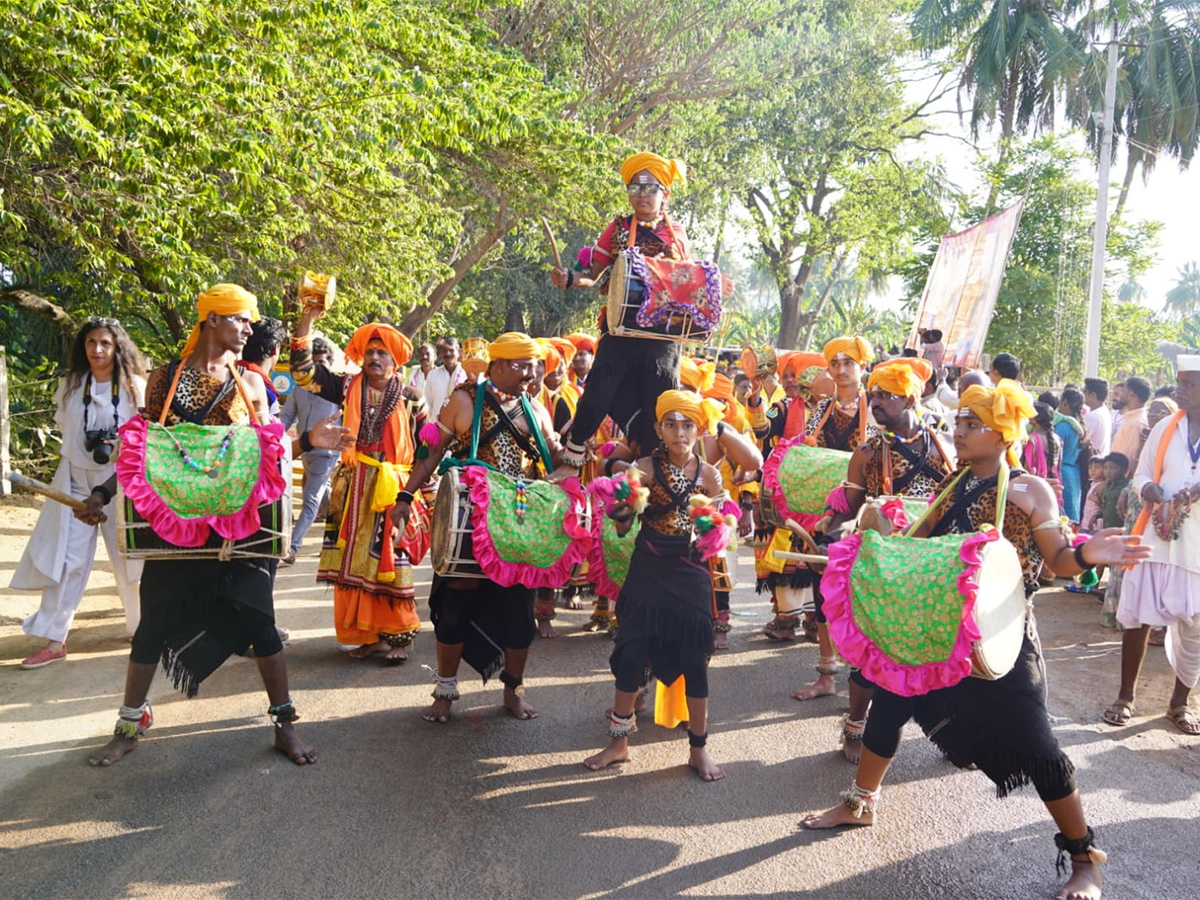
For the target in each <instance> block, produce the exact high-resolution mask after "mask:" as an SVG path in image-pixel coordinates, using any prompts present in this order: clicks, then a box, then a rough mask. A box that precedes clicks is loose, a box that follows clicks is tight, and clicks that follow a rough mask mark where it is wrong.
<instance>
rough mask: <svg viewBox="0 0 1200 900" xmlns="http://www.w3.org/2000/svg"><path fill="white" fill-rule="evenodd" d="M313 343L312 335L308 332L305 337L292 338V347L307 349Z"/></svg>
mask: <svg viewBox="0 0 1200 900" xmlns="http://www.w3.org/2000/svg"><path fill="white" fill-rule="evenodd" d="M311 343H312V335H309V334H306V335H305V336H304V337H294V338H292V349H293V350H307V349H308V347H309V345H310V344H311Z"/></svg>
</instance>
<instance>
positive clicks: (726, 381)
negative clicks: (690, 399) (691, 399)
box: [700, 372, 735, 403]
mask: <svg viewBox="0 0 1200 900" xmlns="http://www.w3.org/2000/svg"><path fill="white" fill-rule="evenodd" d="M700 394H701V395H702V396H704V397H711V398H712V399H713V400H723V401H725V402H726V403H729V402H731V401H732V400H734V399H735V398H734V394H733V379H731V378H729V377H728V376H726V375H722V374H721V373H720V372H713V379H712V386H711V387H709V388H708V389H707V390H703V391H701V392H700Z"/></svg>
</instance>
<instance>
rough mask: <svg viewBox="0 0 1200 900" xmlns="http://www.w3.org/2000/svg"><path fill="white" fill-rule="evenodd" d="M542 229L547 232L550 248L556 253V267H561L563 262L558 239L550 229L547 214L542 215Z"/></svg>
mask: <svg viewBox="0 0 1200 900" xmlns="http://www.w3.org/2000/svg"><path fill="white" fill-rule="evenodd" d="M542 230H543V231H544V232H546V237H547V238H548V239H549V240H550V250H551V252H552V253H553V254H554V268H556V269H561V268H562V267H563V264H562V257H561V256H559V255H558V241H556V240H555V239H554V232H553V231H551V230H550V223H549V222H547V221H546V217H545V216H542Z"/></svg>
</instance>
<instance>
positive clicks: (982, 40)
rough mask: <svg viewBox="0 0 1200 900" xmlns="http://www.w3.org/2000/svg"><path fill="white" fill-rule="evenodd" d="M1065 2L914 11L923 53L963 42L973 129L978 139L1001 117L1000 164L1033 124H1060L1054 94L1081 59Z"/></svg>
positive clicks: (957, 1)
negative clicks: (1066, 19) (1065, 16)
mask: <svg viewBox="0 0 1200 900" xmlns="http://www.w3.org/2000/svg"><path fill="white" fill-rule="evenodd" d="M1061 6H1062V0H921V2H920V4H919V5H918V7H917V10H916V12H915V13H914V15H913V34H914V37H915V39H916V42H917V45H918V46H919V47H920V48H921V50H922V51H924V52H925V53H927V54H928V53H932V52H934V51H936V50H939V49H941V48H943V47H946V46H953V45H957V46H958V50H957V52H958V53H959V54H961V58H962V63H963V71H962V76H961V78H960V79H959V90H960V92H963V93H966V94H967V95H968V96H969V97H970V98H971V107H970V127H971V134H972V136H973V137H975V138H978V137H979V132H980V130H981V127H982V126H990V125H992V124H993V123H995V122H999V124H1000V138H1001V140H1000V159H999V163H1000V165H1001V167H1002V166H1003V164H1004V162H1005V160H1006V159H1007V158H1008V153H1009V145H1010V143H1011V139H1012V137H1013V136H1014V135H1015V134H1017V133H1018V132H1021V131H1024V130H1025V129H1026V128H1028V127H1029V125H1030V124H1031V123H1034V124H1036V125H1041V126H1047V127H1052V126H1053V123H1054V104H1055V99H1056V97H1057V95H1058V93H1059V91H1060V90H1061V89H1064V88H1065V86H1066V85H1067V84H1068V83H1069V82H1070V80H1071V79H1072V77H1073V75H1074V74H1075V73H1076V72H1077V71H1078V68H1079V66H1080V64H1081V62H1082V60H1081V57H1080V55H1079V53H1078V50H1077V48H1076V47H1075V45H1073V44H1072V43H1071V42H1070V41H1069V40H1068V31H1067V28H1066V25H1065V23H1064V21H1063V16H1062V9H1061ZM996 190H997V188H996V187H995V186H994V185H993V187H992V196H990V197H989V198H988V203H987V205H988V206H989V207H990V206H991V205H992V203H993V202H994V201H995V194H996Z"/></svg>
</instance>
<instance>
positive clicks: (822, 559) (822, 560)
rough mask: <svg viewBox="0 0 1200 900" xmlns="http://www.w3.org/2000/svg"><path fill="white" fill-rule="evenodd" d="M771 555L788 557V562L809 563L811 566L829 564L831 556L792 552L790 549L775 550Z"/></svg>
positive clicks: (781, 557)
mask: <svg viewBox="0 0 1200 900" xmlns="http://www.w3.org/2000/svg"><path fill="white" fill-rule="evenodd" d="M771 555H772V556H776V557H778V558H779V559H786V560H787V561H788V562H801V563H807V564H808V565H810V566H827V565H829V557H828V556H822V555H821V554H820V553H792V552H791V551H790V550H773V551H772V552H771Z"/></svg>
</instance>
